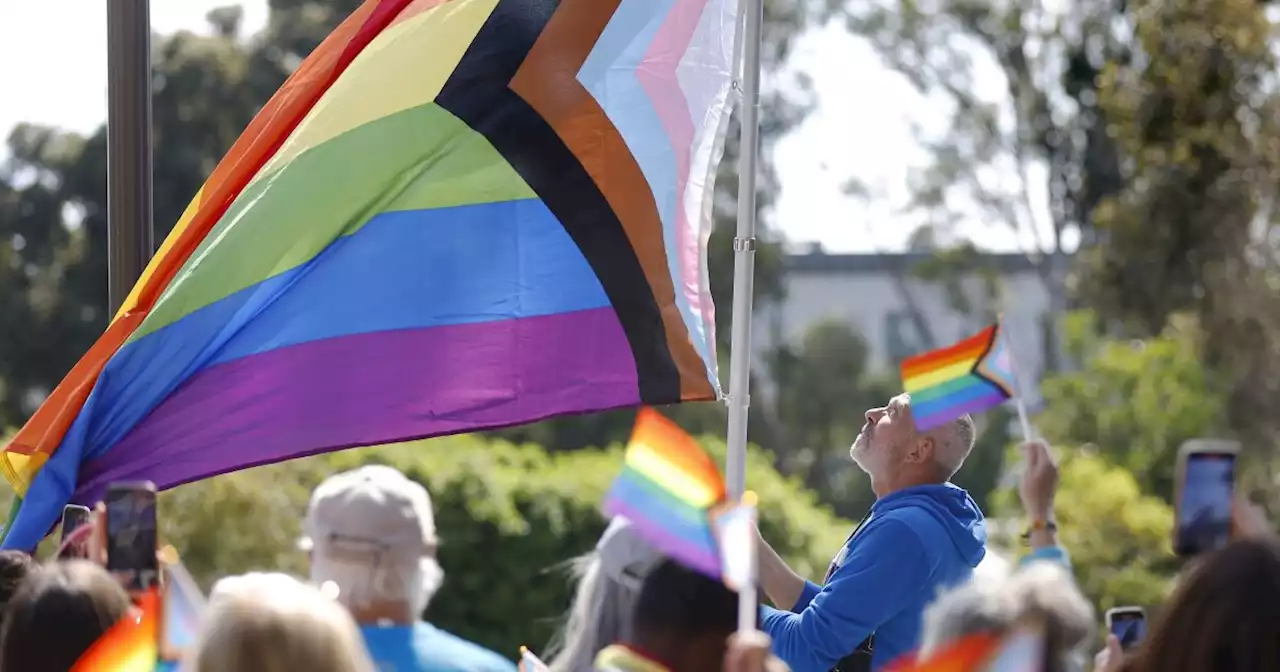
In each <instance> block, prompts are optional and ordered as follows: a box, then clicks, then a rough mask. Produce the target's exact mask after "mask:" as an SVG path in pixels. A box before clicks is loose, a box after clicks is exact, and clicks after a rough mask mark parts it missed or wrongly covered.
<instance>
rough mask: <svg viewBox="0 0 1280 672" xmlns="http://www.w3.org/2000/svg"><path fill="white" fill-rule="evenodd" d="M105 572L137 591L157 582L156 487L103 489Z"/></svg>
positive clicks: (124, 485) (122, 485) (133, 485)
mask: <svg viewBox="0 0 1280 672" xmlns="http://www.w3.org/2000/svg"><path fill="white" fill-rule="evenodd" d="M106 509H107V571H109V572H111V573H112V574H113V575H115V576H116V577H117V578H119V579H120V580H121V582H122V583H123V584H124V586H125V588H126V589H128V590H130V591H133V592H141V591H143V590H146V589H148V588H150V587H152V586H154V585H156V582H157V581H158V580H159V576H160V568H159V561H158V560H157V558H156V486H155V484H154V483H151V482H145V483H113V484H111V485H110V486H108V487H107V497H106Z"/></svg>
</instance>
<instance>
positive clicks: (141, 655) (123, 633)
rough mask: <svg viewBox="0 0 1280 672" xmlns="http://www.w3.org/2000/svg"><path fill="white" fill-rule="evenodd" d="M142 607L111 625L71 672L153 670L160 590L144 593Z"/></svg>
mask: <svg viewBox="0 0 1280 672" xmlns="http://www.w3.org/2000/svg"><path fill="white" fill-rule="evenodd" d="M138 607H139V608H138V610H137V611H136V612H134V613H130V614H128V615H127V616H125V617H124V618H122V619H120V620H119V621H117V622H116V624H115V625H113V626H111V628H110V629H108V630H107V631H106V632H105V633H103V634H102V636H101V637H99V638H98V641H96V642H94V643H93V646H91V647H89V650H88V651H85V652H84V655H83V656H80V660H78V661H76V665H75V667H73V668H71V672H152V671H153V670H155V669H156V657H157V653H158V652H157V650H156V636H157V635H158V634H159V624H160V591H159V589H158V588H151V589H150V590H148V591H147V592H145V593H143V594H142V597H141V599H140V600H139V601H138Z"/></svg>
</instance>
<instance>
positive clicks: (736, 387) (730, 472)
mask: <svg viewBox="0 0 1280 672" xmlns="http://www.w3.org/2000/svg"><path fill="white" fill-rule="evenodd" d="M742 2H743V5H742V9H743V15H742V23H743V25H742V35H741V36H740V38H739V40H738V44H739V45H740V47H741V50H742V59H741V61H740V64H739V67H741V70H739V73H740V75H741V76H740V80H741V82H742V120H741V123H742V127H741V128H742V135H741V140H740V142H739V143H738V145H739V146H738V152H739V154H738V231H737V234H736V235H735V236H734V239H733V252H734V254H733V324H732V327H731V333H730V336H729V338H730V343H729V347H730V352H729V428H728V444H727V450H726V456H725V469H724V470H725V475H726V479H725V481H726V482H725V485H726V487H727V490H728V495H729V498H730V500H731V501H733V502H741V503H743V504H747V502H745V501H743V499H744V497H743V496H744V494H745V493H746V487H747V410H748V409H749V408H750V407H751V299H752V298H753V297H754V294H755V266H756V170H757V164H758V163H759V159H760V39H761V28H762V26H763V24H764V0H742ZM750 505H751V506H752V510H753V511H754V505H755V502H754V501H751V502H750ZM746 546H747V547H746V548H742V549H739V550H738V552H745V553H746V554H747V556H748V557H746V558H743V559H744V560H746V561H747V564H746V567H747V574H748V576H747V577H744V578H746V580H745V581H743V582H742V583H741V585H740V586H739V587H738V630H739V631H740V632H749V631H751V630H754V629H755V624H756V616H757V613H758V612H759V598H758V597H757V595H756V557H755V554H756V546H755V544H754V543H750V544H747V545H746Z"/></svg>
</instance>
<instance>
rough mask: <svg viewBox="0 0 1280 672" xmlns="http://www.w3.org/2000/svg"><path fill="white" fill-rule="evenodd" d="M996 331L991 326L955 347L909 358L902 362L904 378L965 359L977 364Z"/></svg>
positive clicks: (989, 345)
mask: <svg viewBox="0 0 1280 672" xmlns="http://www.w3.org/2000/svg"><path fill="white" fill-rule="evenodd" d="M995 329H996V328H995V326H990V327H987V328H986V329H983V330H982V331H980V332H978V333H977V334H975V335H973V336H970V337H969V338H966V339H964V340H963V341H960V342H959V343H956V344H955V345H951V346H947V347H945V348H941V349H939V350H932V351H930V352H925V353H922V354H919V355H916V356H914V357H908V358H907V359H905V360H903V362H902V377H903V378H914V377H916V376H918V375H920V374H922V373H927V372H929V371H931V370H933V369H938V368H942V367H945V366H949V365H951V364H955V363H956V362H960V361H963V360H965V359H971V360H973V361H974V362H975V363H976V362H977V360H978V358H979V357H981V356H982V353H983V352H984V351H985V350H986V349H987V348H989V347H991V339H992V338H993V337H994V336H995V333H996V332H995Z"/></svg>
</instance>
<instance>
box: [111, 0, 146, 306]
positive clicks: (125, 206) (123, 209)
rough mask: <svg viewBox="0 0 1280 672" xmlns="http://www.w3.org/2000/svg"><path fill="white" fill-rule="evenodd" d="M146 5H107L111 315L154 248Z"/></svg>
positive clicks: (117, 1)
mask: <svg viewBox="0 0 1280 672" xmlns="http://www.w3.org/2000/svg"><path fill="white" fill-rule="evenodd" d="M152 235H153V234H152V226H151V3H150V0H107V276H108V279H107V285H108V290H107V295H108V297H109V301H110V309H111V312H112V313H113V314H114V313H115V311H116V310H117V309H118V308H119V307H120V304H122V303H124V300H125V297H127V296H128V295H129V292H130V291H132V290H133V286H134V284H135V283H136V282H137V281H138V278H139V277H141V276H142V272H143V270H145V269H146V266H147V261H149V260H150V259H151V254H152V252H153V250H154V249H155V248H154V247H153V242H152Z"/></svg>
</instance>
